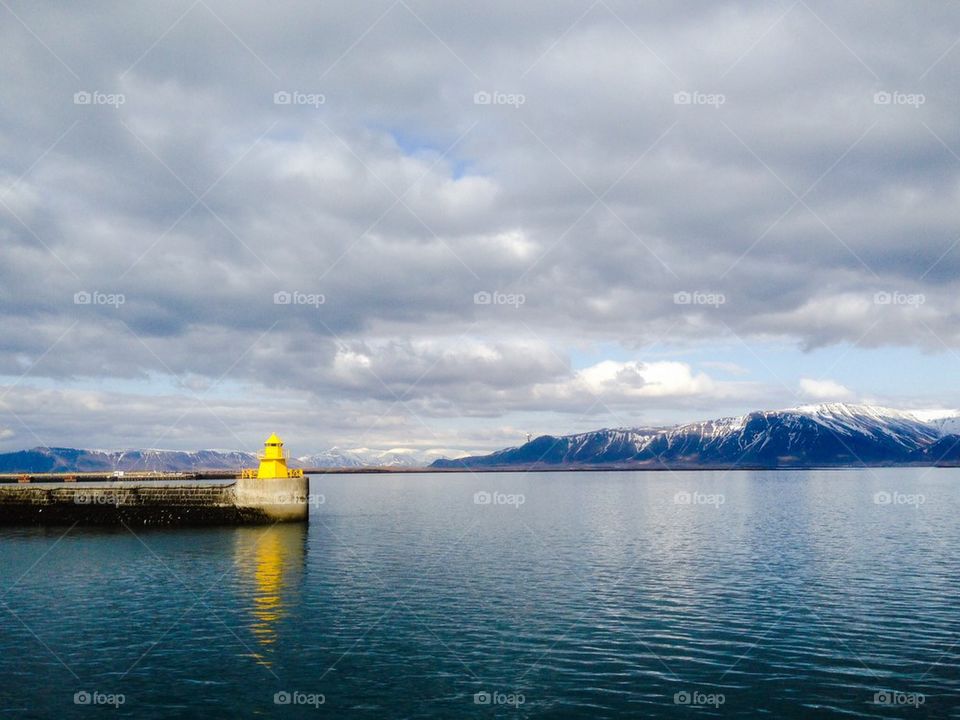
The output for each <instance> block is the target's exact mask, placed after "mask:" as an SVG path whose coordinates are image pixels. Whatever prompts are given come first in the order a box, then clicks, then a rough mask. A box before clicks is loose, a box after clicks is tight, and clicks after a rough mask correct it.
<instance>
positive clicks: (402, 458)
mask: <svg viewBox="0 0 960 720" xmlns="http://www.w3.org/2000/svg"><path fill="white" fill-rule="evenodd" d="M297 464H298V465H299V466H300V467H317V468H320V467H324V468H325V467H337V468H344V467H346V468H349V467H358V468H359V467H425V466H426V464H427V463H426V461H425V460H424V459H423V458H422V457H420V456H419V455H417V454H415V453H413V452H410V451H409V450H405V449H393V450H385V451H377V450H369V449H367V448H359V449H356V450H342V449H340V448H337V447H333V448H330V449H329V450H326V451H325V452H321V453H316V454H315V455H303V456H301V457H298V458H297Z"/></svg>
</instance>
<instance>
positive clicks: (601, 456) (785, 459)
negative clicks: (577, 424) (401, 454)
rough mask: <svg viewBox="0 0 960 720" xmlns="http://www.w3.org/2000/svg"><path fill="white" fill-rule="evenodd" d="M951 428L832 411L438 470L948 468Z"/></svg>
mask: <svg viewBox="0 0 960 720" xmlns="http://www.w3.org/2000/svg"><path fill="white" fill-rule="evenodd" d="M952 427H954V426H953V425H951V424H950V423H944V422H941V421H937V422H925V421H923V420H920V419H918V418H917V417H916V416H914V415H912V414H911V413H909V412H903V411H900V410H892V409H889V408H882V407H875V406H871V405H851V404H845V403H828V404H823V405H805V406H801V407H796V408H789V409H786V410H774V411H758V412H752V413H748V414H747V415H741V416H737V417H728V418H720V419H717V420H707V421H703V422H694V423H687V424H683V425H677V426H674V427H669V428H636V429H612V430H597V431H594V432H588V433H581V434H577V435H566V436H561V437H553V436H549V435H544V436H542V437H538V438H536V439H534V440H531V441H530V442H528V443H526V444H524V445H521V446H519V447H515V448H508V449H506V450H501V451H498V452H495V453H492V454H490V455H481V456H474V457H467V458H461V459H459V460H438V461H436V462H435V463H434V464H433V465H434V466H435V467H458V466H469V467H495V466H531V465H554V466H555V465H571V466H578V465H580V466H584V465H638V466H649V467H657V466H661V465H667V466H675V467H704V466H707V467H731V466H744V467H758V466H759V467H791V466H792V467H803V466H821V465H823V466H844V465H862V464H868V465H869V464H873V465H886V464H898V463H911V462H916V463H929V462H940V461H949V460H950V459H951V458H950V457H948V454H943V455H941V456H936V455H931V454H930V451H931V450H933V451H935V450H936V449H937V448H938V447H939V448H940V449H941V450H945V451H946V450H947V449H948V448H949V449H950V452H951V453H953V454H954V455H956V456H960V447H956V446H955V444H953V443H950V442H947V441H948V440H949V437H948V436H944V435H943V431H942V429H943V428H948V429H949V428H952ZM955 439H956V440H958V441H960V438H955Z"/></svg>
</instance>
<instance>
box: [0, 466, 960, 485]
mask: <svg viewBox="0 0 960 720" xmlns="http://www.w3.org/2000/svg"><path fill="white" fill-rule="evenodd" d="M956 467H960V463H885V464H876V465H867V464H859V465H781V466H776V465H774V466H771V465H635V466H630V465H590V466H586V465H560V466H557V465H527V466H502V467H469V466H464V467H442V468H435V467H422V468H409V467H403V468H396V467H394V468H389V467H362V468H346V467H344V468H339V467H338V468H303V472H304V474H305V475H411V474H414V475H420V474H431V475H433V474H444V473H470V474H472V475H477V474H481V473H529V472H547V473H576V472H759V471H767V472H770V471H802V470H867V469H881V468H956ZM238 476H239V471H238V470H228V469H221V470H213V469H210V470H196V471H186V472H167V471H150V470H127V471H124V472H123V473H122V474H117V473H114V472H104V471H98V472H55V473H37V472H24V473H17V472H5V473H0V484H6V483H14V484H16V483H51V482H52V483H56V482H64V483H71V482H131V481H134V482H164V481H171V480H181V481H204V480H233V479H236V478H237V477H238Z"/></svg>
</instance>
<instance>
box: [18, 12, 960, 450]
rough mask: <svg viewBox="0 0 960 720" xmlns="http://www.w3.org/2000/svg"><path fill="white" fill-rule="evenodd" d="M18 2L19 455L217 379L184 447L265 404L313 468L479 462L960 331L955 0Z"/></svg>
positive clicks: (713, 404) (793, 383) (181, 405)
mask: <svg viewBox="0 0 960 720" xmlns="http://www.w3.org/2000/svg"><path fill="white" fill-rule="evenodd" d="M0 15H3V16H5V20H6V22H3V23H0V41H2V43H3V46H4V48H5V49H7V54H6V55H7V57H8V61H7V62H6V63H4V66H3V67H2V68H0V79H2V83H3V87H4V97H3V99H2V101H0V253H2V257H0V259H2V262H0V306H2V310H3V314H2V319H0V323H2V329H3V332H2V337H0V373H2V374H3V375H4V376H5V377H6V378H8V381H7V382H6V383H5V387H6V388H7V389H5V390H4V389H0V393H3V394H4V395H3V397H4V403H5V406H7V407H8V408H9V412H15V413H16V407H15V406H13V405H12V404H11V400H12V399H13V398H17V401H18V403H22V405H19V407H21V409H22V410H23V412H22V413H17V415H19V416H20V420H18V419H17V418H16V417H13V416H5V417H4V418H2V420H0V426H2V427H3V428H4V430H3V431H2V432H0V444H2V445H4V446H8V447H22V446H24V445H28V444H34V443H33V440H34V439H35V438H36V437H37V436H39V437H42V438H43V439H44V440H45V441H47V442H49V443H50V444H67V442H68V441H69V442H71V443H76V444H88V445H102V444H108V443H114V442H120V441H118V440H115V439H114V438H115V435H116V433H117V432H118V431H119V432H125V433H127V434H128V435H129V442H120V444H124V445H133V444H143V443H147V442H149V440H147V439H146V438H147V437H149V436H152V435H157V434H159V433H158V432H154V430H156V429H157V428H154V427H153V426H154V425H158V427H159V428H160V429H163V428H165V427H168V426H169V424H170V422H173V420H174V419H175V418H176V416H177V414H178V412H182V409H186V408H190V407H195V406H196V400H195V397H194V395H193V394H194V393H197V392H205V391H209V389H210V388H214V391H213V394H215V395H217V396H222V398H223V400H224V405H223V407H222V411H221V412H217V413H213V412H212V411H210V410H209V409H203V408H202V406H201V411H200V413H199V415H197V416H193V415H189V414H188V417H191V418H193V419H192V420H188V421H187V425H188V426H189V428H190V430H189V432H184V433H182V434H181V433H180V432H179V431H177V432H173V433H168V434H167V435H166V436H164V441H167V440H169V441H170V442H169V444H170V445H171V446H182V447H196V446H197V445H223V444H230V445H236V444H237V442H239V441H240V440H243V441H244V442H248V443H249V442H253V441H255V438H256V437H258V436H259V434H260V429H261V428H262V427H264V426H265V425H268V424H269V422H270V421H272V420H270V421H268V420H267V419H264V418H254V419H251V418H250V417H248V416H247V415H246V413H248V412H253V413H256V412H258V410H257V408H262V404H261V403H259V402H257V401H256V397H257V395H258V394H263V393H271V392H276V393H277V395H276V397H277V398H282V399H283V401H284V402H285V403H288V407H291V408H297V409H296V410H295V411H294V412H297V413H298V414H299V415H300V417H304V418H307V417H309V418H310V419H309V421H308V420H304V422H305V423H306V424H305V426H304V427H307V428H308V430H307V431H306V432H308V433H309V435H310V439H309V442H310V443H311V445H313V447H310V448H309V450H314V449H317V446H322V445H325V444H334V443H337V444H341V445H348V446H349V445H351V444H353V445H356V446H359V445H365V446H372V447H376V446H380V447H397V446H413V445H416V446H417V447H420V448H451V447H453V448H462V449H469V450H476V449H482V448H485V447H490V446H495V445H497V444H500V443H502V442H503V441H504V440H505V439H507V438H508V437H509V438H513V437H515V436H517V437H519V436H522V431H525V429H526V428H531V429H533V430H541V429H542V430H544V431H548V430H549V431H565V430H574V429H579V426H580V424H581V423H586V424H588V425H589V424H590V423H591V422H593V423H596V422H600V423H603V424H606V423H610V424H619V423H621V422H625V423H626V422H638V421H641V420H646V419H651V418H652V419H656V418H657V417H660V416H662V415H664V414H665V413H667V411H668V410H670V411H673V412H676V411H678V409H680V410H681V411H682V412H685V413H687V414H697V415H700V414H710V413H712V412H715V411H720V410H727V409H737V408H739V409H740V410H746V409H749V408H750V407H751V406H753V405H755V404H756V405H760V406H771V405H776V404H779V403H781V402H782V403H789V402H790V401H792V400H793V399H795V388H796V387H798V386H800V387H801V394H803V395H805V396H806V397H809V398H819V397H827V396H830V398H831V399H836V398H839V397H840V396H841V395H842V396H852V395H853V394H855V391H854V390H849V389H847V388H846V387H843V386H842V383H838V382H837V381H825V380H823V379H822V378H816V377H810V375H811V373H809V372H807V373H801V374H800V375H798V376H797V377H796V378H788V379H787V381H786V382H784V381H782V380H780V379H777V378H774V377H772V376H767V377H755V376H749V375H746V376H742V375H739V374H735V375H736V377H731V376H730V375H731V374H730V373H728V372H726V371H724V370H723V369H722V367H723V361H717V362H719V363H720V364H719V365H714V366H710V365H709V364H708V363H709V362H710V348H711V347H715V346H716V345H717V344H721V343H729V342H731V341H733V342H736V343H740V344H743V345H744V346H745V347H747V348H754V347H759V346H761V345H763V344H765V343H778V344H785V345H788V346H790V347H793V348H796V350H795V352H796V353H797V355H798V357H802V355H801V354H802V353H803V352H806V351H813V350H817V349H822V348H842V347H847V346H850V345H857V346H859V347H863V348H873V349H875V350H876V352H877V353H879V355H878V357H882V353H883V352H884V350H885V349H886V348H910V349H914V350H916V351H917V352H918V353H919V352H931V351H933V352H938V353H951V354H952V353H953V352H955V348H956V347H957V345H958V343H960V337H958V331H957V327H958V324H957V322H956V320H957V314H958V310H960V300H958V297H960V294H958V292H957V290H958V288H957V275H958V270H960V251H958V249H957V247H956V245H957V242H958V238H960V227H958V225H960V223H958V218H957V214H956V207H957V205H958V199H960V198H958V194H960V183H958V177H960V155H958V153H960V128H958V126H957V124H956V122H955V118H956V117H957V111H958V109H960V108H958V98H960V94H958V92H957V87H956V84H957V81H956V78H957V77H958V73H957V65H958V63H960V47H957V44H956V40H957V38H958V37H960V21H958V19H957V16H956V13H954V12H952V11H951V8H949V7H947V6H945V5H943V4H939V3H934V2H920V3H915V4H913V5H911V6H910V7H905V6H902V5H901V4H898V3H892V2H881V3H876V2H871V3H866V2H849V3H844V4H843V5H842V7H836V6H834V5H833V4H829V3H825V2H812V1H806V0H804V1H801V2H797V3H791V2H774V3H769V2H749V1H746V0H741V1H730V2H717V3H711V4H710V5H709V7H705V6H704V5H703V3H693V2H676V1H673V2H650V3H643V4H642V5H638V4H636V3H627V2H616V1H614V0H601V1H600V2H596V3H593V4H590V3H583V2H563V1H561V2H550V3H546V2H539V1H537V2H525V3H522V4H517V3H507V2H499V1H494V2H490V3H484V4H483V5H482V6H476V7H473V8H471V9H470V10H469V11H465V10H464V8H462V7H453V6H451V5H450V4H449V3H442V2H434V1H432V0H431V1H429V2H415V1H413V0H400V1H398V2H389V1H386V2H380V3H371V4H367V5H364V6H352V5H348V4H339V5H336V4H335V5H333V6H331V4H329V3H325V4H322V5H317V4H315V3H306V2H303V3H301V2H283V3H279V4H273V5H271V6H269V7H266V6H263V7H254V6H250V5H248V4H237V3H226V2H219V1H215V0H200V1H199V2H192V3H191V2H181V3H179V4H173V5H160V6H158V5H155V4H149V3H142V2H130V3H124V4H123V5H122V7H115V6H114V5H113V4H109V5H108V4H106V3H93V4H87V5H85V6H84V7H83V8H80V7H72V6H57V7H49V6H43V5H35V4H30V3H25V2H21V3H13V2H11V3H10V4H9V6H8V7H4V8H0ZM278 293H279V295H278ZM85 300H86V301H85ZM614 345H615V346H616V348H617V349H616V352H613V351H611V352H610V353H608V357H605V358H602V357H601V358H597V357H593V358H592V359H591V360H590V361H581V360H579V359H578V358H579V357H580V354H581V350H582V349H583V348H593V349H594V350H593V351H592V353H593V355H594V356H595V355H596V353H597V352H601V351H600V350H596V349H597V348H600V349H603V348H610V347H611V346H614ZM665 349H669V351H670V354H668V355H667V356H665V355H664V351H665ZM690 349H693V350H694V351H696V352H700V353H701V356H700V360H699V361H691V360H689V359H684V358H681V357H680V356H679V354H680V353H681V352H682V351H685V350H690ZM744 352H745V353H746V352H749V351H744ZM701 361H702V362H701ZM798 362H799V361H798ZM728 364H729V363H728ZM25 373H26V375H25ZM801 376H802V377H803V378H806V379H805V380H803V383H804V384H803V385H801ZM21 378H22V379H21ZM831 383H834V384H836V387H834V386H833V385H831ZM785 386H786V387H785ZM10 388H13V389H10ZM28 390H29V392H27V391H28ZM857 390H859V392H861V393H872V394H876V395H884V394H886V395H889V394H891V393H892V388H891V387H890V386H887V387H867V388H858V389H857ZM841 391H843V392H841ZM50 392H52V393H62V395H61V396H55V397H57V400H55V401H54V400H49V399H45V398H47V396H45V395H44V393H50ZM78 393H79V395H78ZM159 397H162V398H164V400H162V401H158V403H157V405H154V400H153V399H154V398H159ZM83 398H87V399H88V400H89V398H96V402H97V403H103V405H102V406H95V407H87V406H85V404H84V402H85V401H84V399H83ZM958 400H960V399H958ZM944 401H945V402H949V399H948V398H945V400H944ZM954 402H956V401H954ZM50 403H52V404H53V405H56V406H57V407H59V408H60V410H58V411H57V413H51V412H50V411H49V410H47V411H44V410H42V408H44V407H47V408H49V406H50ZM95 405H96V403H95ZM161 406H162V407H163V408H169V413H170V414H169V416H168V415H167V410H161V409H160V407H161ZM103 408H105V409H103ZM148 408H156V414H155V417H153V418H151V419H150V420H149V421H147V420H146V419H144V418H143V417H142V416H143V413H150V412H151V411H150V410H149V409H148ZM306 408H309V411H307V410H306ZM193 412H195V411H193V410H191V411H190V413H193ZM301 413H302V414H301ZM27 415H29V416H30V417H29V418H27ZM238 415H240V416H242V418H238ZM57 418H59V419H57ZM87 420H90V421H92V420H97V422H87ZM141 425H143V427H141ZM224 425H228V426H230V427H231V428H233V430H231V431H230V433H234V432H235V433H237V435H238V437H236V438H232V437H230V433H227V434H225V428H224ZM295 427H296V426H295V425H291V431H293V432H296V429H295ZM133 428H137V429H136V430H134V429H133ZM511 441H512V440H511Z"/></svg>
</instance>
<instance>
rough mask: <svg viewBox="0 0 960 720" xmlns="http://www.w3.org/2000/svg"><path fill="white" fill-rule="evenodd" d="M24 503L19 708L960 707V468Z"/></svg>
mask: <svg viewBox="0 0 960 720" xmlns="http://www.w3.org/2000/svg"><path fill="white" fill-rule="evenodd" d="M311 489H312V492H313V494H314V500H315V504H314V506H313V507H312V509H311V522H310V524H309V525H302V526H301V525H292V526H289V525H288V526H280V525H278V526H273V527H256V528H211V529H176V530H144V529H140V528H133V529H130V530H128V529H123V528H120V529H113V530H105V529H90V528H80V527H75V528H72V529H70V528H65V527H61V528H0V618H2V621H0V715H2V716H3V717H14V718H16V717H30V718H34V717H37V718H41V717H49V718H74V717H76V718H85V717H91V716H103V717H106V716H111V717H112V716H122V717H136V718H166V717H204V716H205V717H225V718H226V717H230V718H239V717H256V716H264V717H309V718H320V717H334V718H491V717H498V718H499V717H504V718H507V717H510V718H657V717H758V716H760V717H762V716H767V717H771V718H811V717H834V716H836V717H916V718H921V717H960V589H958V584H960V557H958V549H960V537H958V535H960V522H958V518H960V471H958V470H948V469H897V470H893V469H882V470H868V471H860V470H856V471H854V470H848V471H815V472H799V471H793V472H730V473H723V472H705V473H687V472H683V473H681V472H639V473H635V472H577V473H529V474H521V473H502V474H480V475H473V474H470V473H464V474H436V475H429V474H424V475H419V474H418V475H334V476H323V477H315V478H313V479H312V482H311Z"/></svg>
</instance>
